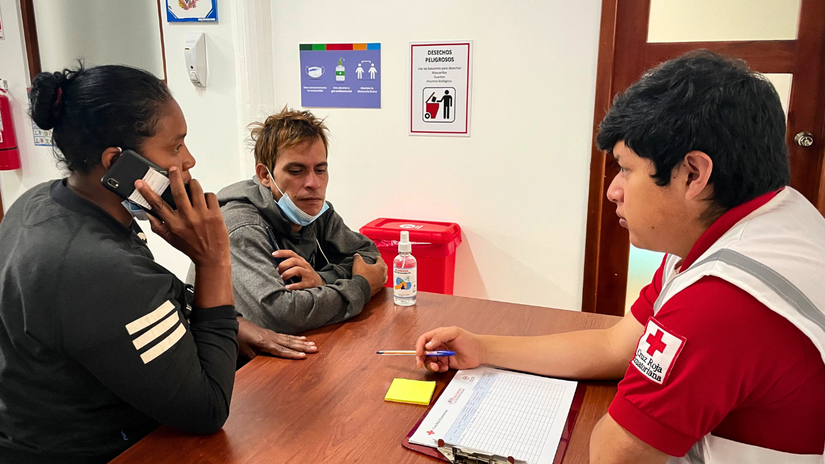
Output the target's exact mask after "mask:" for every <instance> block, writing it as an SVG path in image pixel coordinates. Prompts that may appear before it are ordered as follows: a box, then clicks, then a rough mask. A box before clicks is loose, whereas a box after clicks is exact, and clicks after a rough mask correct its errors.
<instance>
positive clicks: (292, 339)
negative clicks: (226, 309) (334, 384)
mask: <svg viewBox="0 0 825 464" xmlns="http://www.w3.org/2000/svg"><path fill="white" fill-rule="evenodd" d="M238 349H239V351H240V353H241V354H242V355H244V356H245V357H247V358H249V359H252V358H254V357H255V356H257V355H259V354H261V353H268V354H271V355H273V356H277V357H279V358H289V359H305V358H306V357H307V353H315V352H316V351H318V348H317V347H316V346H315V343H314V342H310V341H307V339H306V337H296V336H294V335H286V334H280V333H277V332H273V331H271V330H269V329H264V328H263V327H259V326H257V325H255V324H253V323H251V322H249V321H247V320H246V319H244V318H243V317H238Z"/></svg>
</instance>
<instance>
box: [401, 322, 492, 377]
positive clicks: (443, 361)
mask: <svg viewBox="0 0 825 464" xmlns="http://www.w3.org/2000/svg"><path fill="white" fill-rule="evenodd" d="M436 350H449V351H455V356H430V357H427V356H426V355H425V354H424V352H425V351H436ZM483 357H484V345H483V343H482V342H481V340H480V339H479V337H478V335H476V334H474V333H472V332H468V331H466V330H464V329H462V328H460V327H439V328H437V329H435V330H431V331H429V332H427V333H425V334H424V335H422V336H420V337H418V341H416V342H415V364H416V366H418V367H419V368H420V367H426V368H427V369H429V370H431V371H433V372H446V371H447V370H448V369H472V368H474V367H478V366H479V365H480V364H481V363H482V361H481V360H482V359H483Z"/></svg>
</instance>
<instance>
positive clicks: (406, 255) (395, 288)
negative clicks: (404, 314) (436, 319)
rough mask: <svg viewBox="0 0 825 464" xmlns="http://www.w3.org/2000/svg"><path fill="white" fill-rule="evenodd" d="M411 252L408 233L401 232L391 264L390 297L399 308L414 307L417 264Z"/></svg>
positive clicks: (416, 289)
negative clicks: (396, 254) (395, 254)
mask: <svg viewBox="0 0 825 464" xmlns="http://www.w3.org/2000/svg"><path fill="white" fill-rule="evenodd" d="M411 252H412V245H411V244H410V233H409V232H408V231H406V230H404V231H401V241H400V242H398V256H396V257H395V260H393V262H392V297H393V301H394V302H395V304H397V305H399V306H412V305H414V304H415V299H416V293H417V291H418V263H417V262H416V261H415V258H414V257H413V255H412V254H410V253H411Z"/></svg>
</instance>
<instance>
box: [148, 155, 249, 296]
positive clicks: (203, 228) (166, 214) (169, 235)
mask: <svg viewBox="0 0 825 464" xmlns="http://www.w3.org/2000/svg"><path fill="white" fill-rule="evenodd" d="M169 182H170V186H169V188H171V189H172V196H173V198H174V199H175V205H176V206H177V209H172V207H170V206H169V205H168V204H167V203H166V202H165V201H163V199H162V198H160V197H159V196H158V194H157V193H155V192H154V191H153V190H152V189H151V188H150V187H149V185H147V184H146V182H144V181H143V180H136V181H135V188H136V189H137V190H138V192H140V194H141V195H142V196H143V198H145V199H146V201H147V202H148V203H149V205H150V206H151V207H152V209H153V210H154V211H155V213H156V214H157V215H158V217H160V219H158V218H155V217H152V216H149V222H151V224H152V231H154V232H155V233H156V234H158V235H160V236H161V237H163V239H164V240H166V241H167V242H169V244H170V245H172V246H173V247H175V248H177V249H178V250H180V251H182V252H183V253H184V254H186V256H188V257H189V258H190V259H191V260H192V262H193V263H195V267H196V272H197V274H196V282H195V305H196V306H199V307H202V308H205V307H212V306H220V305H231V304H234V295H233V293H232V274H231V258H230V255H229V234H228V233H227V231H226V225H225V224H224V222H223V215H221V208H220V205H219V204H218V198H217V197H216V196H215V194H214V193H207V194H204V193H203V189H202V188H201V185H200V183H199V182H198V181H197V180H195V179H192V180H190V181H189V190H190V192H191V195H192V199H191V201H190V199H189V197H188V196H187V194H186V189H185V187H184V184H183V179H182V177H181V173H180V169H179V168H177V167H172V168H170V169H169Z"/></svg>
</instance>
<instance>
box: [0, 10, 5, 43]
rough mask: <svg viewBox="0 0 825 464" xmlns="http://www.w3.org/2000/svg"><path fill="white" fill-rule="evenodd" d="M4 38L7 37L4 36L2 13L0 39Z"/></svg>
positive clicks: (1, 17)
mask: <svg viewBox="0 0 825 464" xmlns="http://www.w3.org/2000/svg"><path fill="white" fill-rule="evenodd" d="M3 39H5V37H3V15H2V14H0V40H3Z"/></svg>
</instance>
